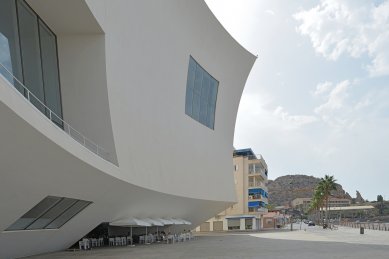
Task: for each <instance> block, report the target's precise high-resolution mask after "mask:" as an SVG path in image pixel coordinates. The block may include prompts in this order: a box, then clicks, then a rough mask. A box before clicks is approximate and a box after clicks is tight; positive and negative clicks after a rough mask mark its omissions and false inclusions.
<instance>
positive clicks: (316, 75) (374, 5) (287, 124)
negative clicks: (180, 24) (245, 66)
mask: <svg viewBox="0 0 389 259" xmlns="http://www.w3.org/2000/svg"><path fill="white" fill-rule="evenodd" d="M206 2H207V4H208V5H209V7H210V8H211V10H212V11H213V12H214V14H215V15H216V17H217V18H218V19H219V20H220V22H221V23H222V24H223V25H224V27H225V28H226V29H227V30H228V31H229V32H230V33H231V35H232V36H233V37H234V38H235V39H237V40H238V41H239V42H240V43H241V44H242V45H243V46H244V47H245V48H247V49H248V50H249V51H250V52H252V53H253V54H255V55H258V59H257V61H256V63H255V65H254V67H253V70H252V71H251V74H250V76H249V79H248V81H247V84H246V87H245V90H244V94H243V96H242V99H241V103H240V107H239V113H238V118H237V123H236V128H235V139H234V146H235V147H236V148H245V147H251V148H252V149H253V150H254V152H256V153H260V154H262V155H263V156H264V158H265V160H266V162H267V163H268V166H269V178H270V179H275V178H276V177H278V176H281V175H285V174H307V175H314V176H318V177H322V176H324V174H330V175H334V176H335V178H336V179H337V180H338V182H339V183H340V184H342V185H343V187H344V188H345V190H346V191H347V192H349V193H350V194H351V195H352V196H355V191H356V190H359V191H360V192H361V193H362V195H363V196H364V198H367V199H369V200H375V199H376V197H377V195H378V194H381V195H383V196H384V198H385V199H389V187H388V183H389V1H364V0H322V1H306V0H302V1H283V0H272V1H258V0H240V1H236V0H206Z"/></svg>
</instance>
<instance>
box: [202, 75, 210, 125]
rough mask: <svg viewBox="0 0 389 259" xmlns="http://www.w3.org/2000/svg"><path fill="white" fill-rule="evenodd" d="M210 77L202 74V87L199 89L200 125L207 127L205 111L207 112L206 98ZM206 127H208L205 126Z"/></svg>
mask: <svg viewBox="0 0 389 259" xmlns="http://www.w3.org/2000/svg"><path fill="white" fill-rule="evenodd" d="M210 80H211V78H210V76H209V75H208V74H204V77H203V87H202V88H201V102H200V123H202V124H204V125H207V122H208V119H207V112H208V111H207V110H208V98H207V97H208V96H209V89H210V87H209V85H210ZM207 126H208V125H207Z"/></svg>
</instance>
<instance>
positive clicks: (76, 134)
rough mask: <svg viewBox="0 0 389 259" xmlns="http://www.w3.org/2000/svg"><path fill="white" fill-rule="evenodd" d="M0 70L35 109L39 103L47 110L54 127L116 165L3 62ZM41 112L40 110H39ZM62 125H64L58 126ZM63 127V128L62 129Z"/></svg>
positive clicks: (108, 154) (106, 153)
mask: <svg viewBox="0 0 389 259" xmlns="http://www.w3.org/2000/svg"><path fill="white" fill-rule="evenodd" d="M0 69H3V70H4V71H5V72H6V74H8V75H9V76H10V77H11V78H12V79H13V80H14V83H16V84H17V85H18V86H20V87H21V89H23V90H24V93H25V95H23V94H22V93H21V92H20V91H18V90H17V87H16V86H15V85H14V84H13V83H12V82H10V80H9V79H7V77H6V76H4V75H3V74H2V73H1V72H0V75H1V76H2V77H3V78H5V79H6V80H7V81H8V82H9V83H10V84H11V85H13V89H14V90H15V91H16V92H18V93H19V94H20V95H21V96H23V97H24V98H26V99H27V100H28V101H29V102H30V104H31V105H32V106H33V107H34V108H36V107H35V105H34V104H33V103H39V106H41V107H43V108H44V109H45V113H46V118H48V119H49V120H50V121H51V122H52V123H53V124H54V125H56V126H57V127H58V128H60V129H62V130H63V131H64V132H65V133H66V134H68V135H69V136H70V137H72V138H73V139H74V140H76V141H77V142H78V143H80V144H81V145H83V146H84V147H85V148H87V149H88V150H90V151H91V152H93V153H95V154H96V155H98V156H99V157H101V158H103V159H104V160H106V161H108V162H110V163H114V162H113V160H112V156H111V154H110V153H109V152H107V151H105V150H104V149H103V148H102V147H100V146H99V145H97V144H96V143H95V142H93V141H92V140H90V139H88V138H87V137H85V136H84V135H83V134H82V133H80V132H79V131H78V130H76V129H75V128H73V127H72V126H70V124H69V123H67V122H66V121H64V120H63V119H62V118H61V117H60V116H58V115H57V114H55V113H54V112H53V111H52V110H51V109H50V108H49V107H47V106H46V105H45V104H44V103H43V102H42V101H41V100H40V99H39V98H37V97H36V96H35V95H34V94H33V93H32V92H31V91H30V90H29V89H28V88H27V87H26V86H25V85H24V84H23V83H22V82H20V81H19V79H17V78H16V77H15V76H14V75H13V74H12V72H10V71H9V70H8V69H7V68H6V67H5V66H4V65H3V64H2V63H1V62H0ZM36 109H37V108H36ZM38 110H39V109H38ZM58 124H62V125H58ZM62 127H63V128H62Z"/></svg>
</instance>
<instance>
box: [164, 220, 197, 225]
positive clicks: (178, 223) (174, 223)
mask: <svg viewBox="0 0 389 259" xmlns="http://www.w3.org/2000/svg"><path fill="white" fill-rule="evenodd" d="M169 220H170V221H171V222H173V225H192V223H191V222H189V221H187V220H184V219H169Z"/></svg>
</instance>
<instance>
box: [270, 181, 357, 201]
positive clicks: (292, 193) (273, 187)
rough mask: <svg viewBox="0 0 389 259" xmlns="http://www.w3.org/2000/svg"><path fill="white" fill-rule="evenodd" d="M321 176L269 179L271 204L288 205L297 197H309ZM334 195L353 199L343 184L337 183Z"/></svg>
mask: <svg viewBox="0 0 389 259" xmlns="http://www.w3.org/2000/svg"><path fill="white" fill-rule="evenodd" d="M319 181H320V178H317V177H314V176H308V175H302V174H296V175H285V176H281V177H278V178H277V179H275V180H269V181H268V185H267V187H268V192H269V204H271V205H274V206H280V205H283V206H288V205H290V203H291V201H292V200H294V199H296V198H309V197H312V195H313V190H314V188H315V187H316V185H317V184H318V183H319ZM332 194H333V196H334V197H337V198H347V199H350V200H351V199H352V197H351V196H350V194H348V193H347V192H346V191H345V190H343V187H342V185H340V184H337V185H336V191H333V192H332Z"/></svg>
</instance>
